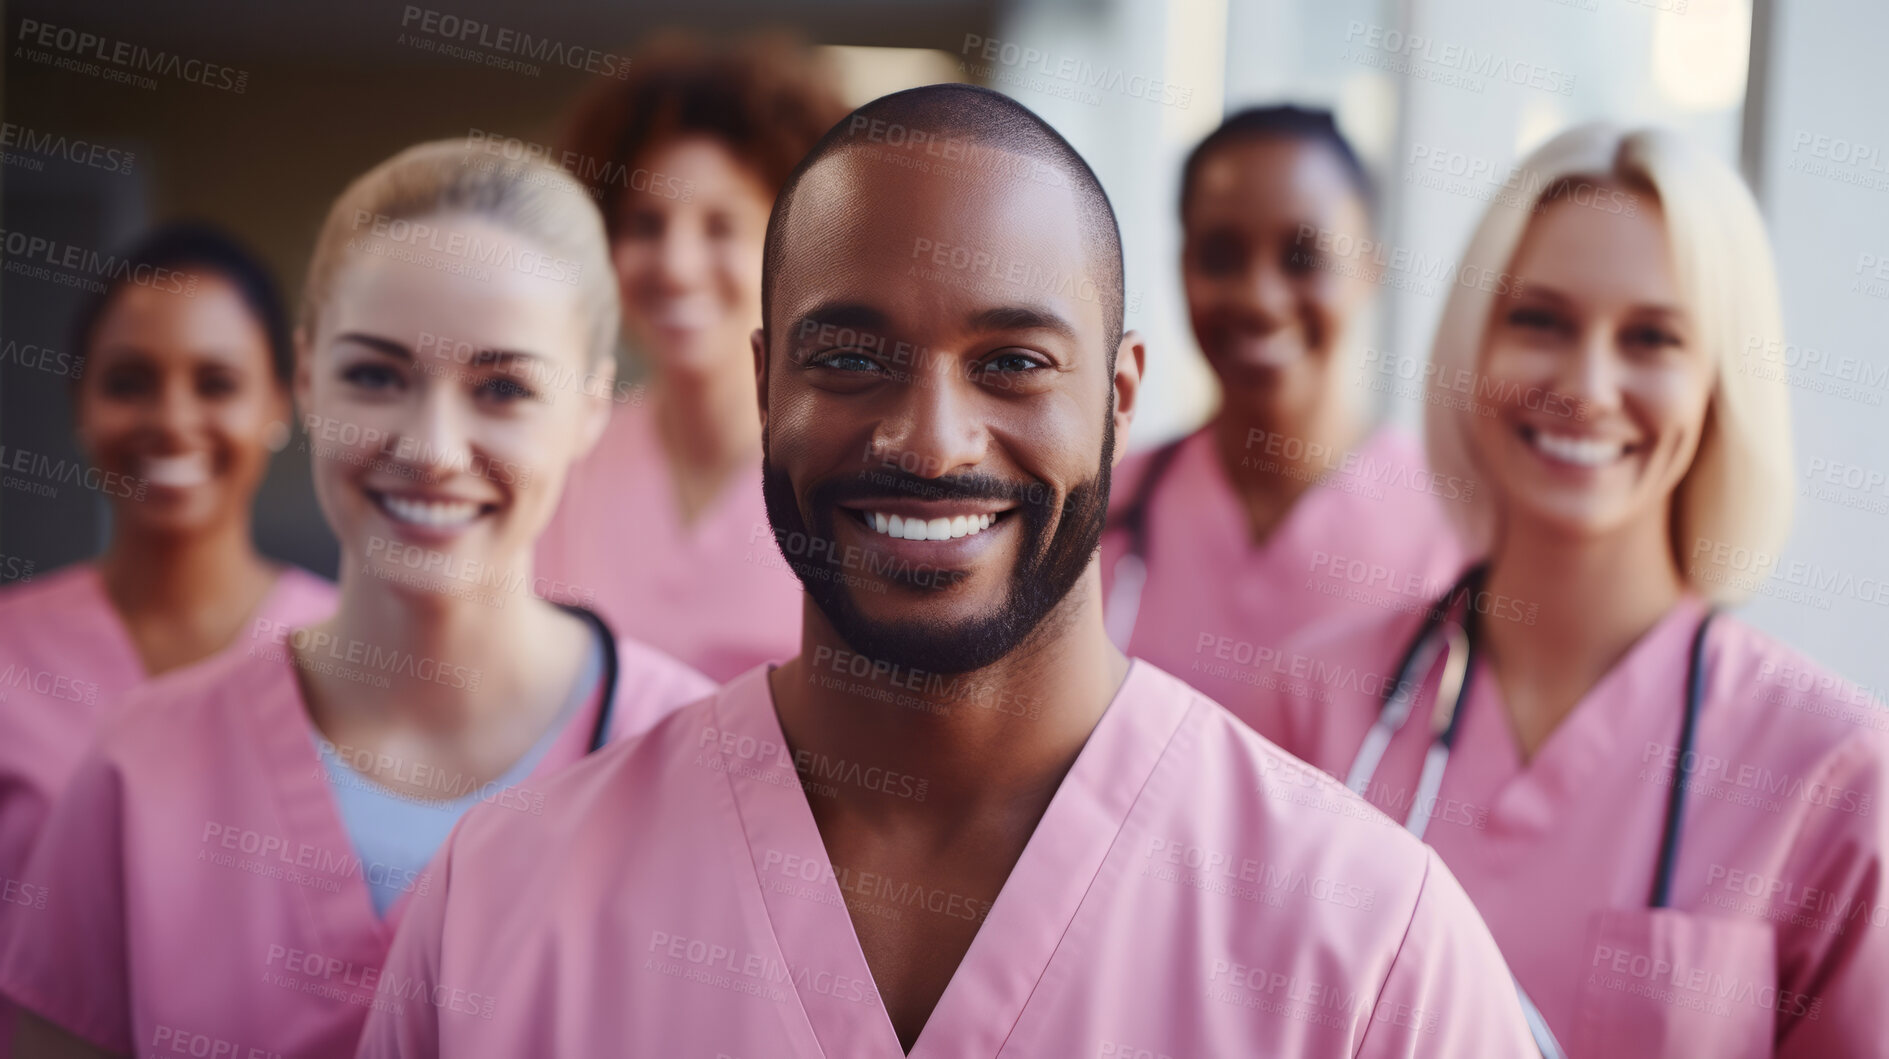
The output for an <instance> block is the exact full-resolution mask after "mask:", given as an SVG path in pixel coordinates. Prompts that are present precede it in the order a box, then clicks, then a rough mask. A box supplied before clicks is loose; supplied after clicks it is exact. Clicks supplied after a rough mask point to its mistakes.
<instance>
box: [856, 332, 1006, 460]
mask: <svg viewBox="0 0 1889 1059" xmlns="http://www.w3.org/2000/svg"><path fill="white" fill-rule="evenodd" d="M914 375H915V377H914V378H912V379H911V380H910V381H908V382H907V383H906V384H905V385H904V386H902V387H900V388H899V389H898V391H897V394H896V396H894V397H892V398H891V400H893V401H895V402H896V406H895V407H894V408H893V409H891V410H890V411H889V412H888V414H887V415H885V416H884V417H883V418H881V419H880V420H879V423H878V425H877V426H876V427H875V428H874V430H873V437H872V446H871V453H872V456H873V458H874V459H875V460H877V461H884V462H888V463H894V464H896V465H898V466H899V467H900V468H901V469H903V470H907V471H910V472H912V473H914V474H916V475H918V476H919V477H921V478H943V477H946V476H948V475H950V474H952V473H953V472H955V471H960V470H967V469H969V468H972V467H976V466H977V465H978V464H980V463H982V462H983V460H984V457H985V454H986V451H987V448H988V445H989V440H990V434H989V431H988V430H987V429H986V427H985V425H984V423H983V422H982V421H981V420H980V419H979V418H978V416H977V408H978V400H977V395H976V394H975V393H973V392H971V391H972V388H973V385H972V383H971V381H970V380H969V379H968V378H966V377H965V375H964V372H963V371H962V370H961V369H959V368H958V366H957V364H956V362H955V361H952V360H949V359H948V358H940V360H939V361H938V362H936V363H934V364H931V365H927V366H923V367H921V368H920V369H919V370H917V371H916V372H915V373H914Z"/></svg>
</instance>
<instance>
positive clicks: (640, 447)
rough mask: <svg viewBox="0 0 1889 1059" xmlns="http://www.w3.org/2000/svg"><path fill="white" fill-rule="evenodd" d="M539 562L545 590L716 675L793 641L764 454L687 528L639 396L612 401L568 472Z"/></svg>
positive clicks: (791, 600)
mask: <svg viewBox="0 0 1889 1059" xmlns="http://www.w3.org/2000/svg"><path fill="white" fill-rule="evenodd" d="M536 569H537V573H538V577H539V579H540V592H539V594H540V595H543V596H545V597H547V598H550V599H556V600H558V601H559V602H564V603H577V604H579V605H581V606H585V607H589V608H590V609H592V610H594V611H597V612H598V613H599V614H602V615H603V617H604V620H606V621H608V622H609V623H610V625H611V627H612V628H614V629H616V630H618V631H619V632H621V633H622V634H623V635H625V636H633V637H635V638H636V639H639V640H642V641H643V642H644V643H647V644H649V645H651V646H652V647H655V648H657V649H658V650H662V651H666V652H668V653H669V654H672V655H674V656H675V657H677V658H679V659H681V660H682V661H684V662H687V663H688V664H689V665H691V666H694V667H695V668H696V669H699V670H701V671H702V672H703V673H706V674H707V675H708V676H710V677H713V678H714V679H715V680H718V681H721V680H728V679H730V678H732V677H734V676H736V675H738V674H740V673H743V672H746V671H747V670H749V669H751V668H753V667H754V666H757V665H759V664H761V663H762V662H770V661H778V660H780V659H784V658H789V657H792V656H793V655H794V653H795V652H797V651H799V650H800V607H801V599H802V593H801V589H800V582H799V580H798V579H796V578H795V577H794V573H793V571H792V570H790V569H788V567H787V564H786V562H785V561H784V560H783V559H782V558H781V554H780V549H779V548H777V547H776V546H775V544H774V535H773V531H772V530H771V529H769V528H768V521H767V507H766V505H765V504H764V503H763V502H762V500H761V461H760V456H759V454H757V455H756V456H755V462H754V466H753V467H752V468H744V469H743V470H742V471H741V473H740V474H739V475H738V476H737V477H736V480H735V481H733V482H731V483H729V484H728V486H727V487H726V488H724V489H723V491H722V494H721V496H719V497H717V498H716V499H715V500H714V501H713V502H712V503H711V504H710V506H709V507H708V508H707V509H706V510H704V511H702V512H701V513H700V514H699V515H698V516H697V518H696V522H695V524H694V525H691V526H687V527H685V526H683V524H682V514H681V512H680V511H678V510H677V507H676V488H675V482H674V481H673V480H672V479H671V478H670V476H669V467H668V464H667V463H665V462H664V460H663V455H662V442H661V441H660V440H658V439H657V437H656V423H655V418H654V416H653V415H651V414H650V413H649V412H648V411H647V410H646V409H644V408H643V407H642V406H641V405H629V406H625V407H622V408H619V409H618V410H617V411H616V414H615V415H614V416H613V417H612V419H611V421H610V429H609V430H608V432H606V433H605V434H604V437H603V440H602V441H601V442H600V443H598V445H597V449H596V451H594V452H592V453H591V455H590V456H589V458H587V459H585V460H584V462H582V463H580V464H578V465H577V466H576V467H575V468H573V469H572V471H571V480H570V481H569V482H568V483H567V484H566V485H565V487H564V500H563V502H562V506H560V507H559V508H558V513H557V516H556V517H555V518H554V519H553V520H552V523H551V525H550V527H549V528H548V529H546V530H545V532H544V535H543V536H541V537H540V538H538V555H537V563H536Z"/></svg>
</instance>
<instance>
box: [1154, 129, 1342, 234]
mask: <svg viewBox="0 0 1889 1059" xmlns="http://www.w3.org/2000/svg"><path fill="white" fill-rule="evenodd" d="M1266 139H1279V140H1297V141H1300V142H1302V143H1310V144H1317V145H1320V146H1323V147H1325V148H1327V149H1329V150H1330V151H1331V153H1332V155H1333V157H1335V158H1336V159H1337V160H1338V164H1339V166H1340V167H1341V168H1342V169H1343V170H1344V172H1345V176H1346V178H1347V179H1349V180H1350V182H1351V188H1352V190H1353V191H1356V192H1357V193H1358V198H1359V200H1360V201H1362V202H1363V203H1364V210H1365V212H1366V213H1369V212H1371V210H1372V208H1373V207H1374V205H1375V204H1376V200H1377V195H1376V192H1375V191H1374V190H1373V188H1372V185H1371V175H1370V173H1369V172H1367V171H1366V170H1365V168H1364V163H1363V162H1362V161H1360V160H1359V159H1358V152H1357V151H1355V150H1353V149H1352V147H1351V141H1350V140H1347V139H1345V135H1344V133H1342V132H1339V131H1338V122H1337V121H1336V120H1335V119H1334V118H1333V117H1332V113H1331V111H1329V110H1324V109H1321V108H1313V107H1295V106H1291V105H1281V106H1271V107H1248V108H1246V109H1245V110H1242V111H1240V112H1238V113H1236V114H1232V115H1230V116H1228V117H1227V119H1226V120H1225V121H1222V122H1221V123H1220V126H1219V128H1216V129H1214V130H1213V131H1212V132H1210V133H1208V134H1207V137H1206V139H1203V140H1201V141H1200V142H1199V143H1197V144H1195V145H1194V149H1193V150H1192V151H1190V152H1188V155H1187V161H1186V163H1185V164H1183V165H1182V166H1181V201H1180V209H1181V217H1182V219H1185V218H1186V217H1187V204H1188V203H1189V202H1191V201H1193V197H1194V182H1195V180H1196V179H1198V178H1199V176H1200V168H1201V166H1203V165H1205V164H1206V161H1207V159H1208V158H1209V157H1210V156H1211V155H1212V154H1213V153H1214V152H1215V151H1218V150H1221V149H1222V148H1225V147H1230V146H1232V145H1233V144H1235V143H1244V142H1248V141H1251V140H1266Z"/></svg>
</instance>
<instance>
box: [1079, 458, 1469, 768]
mask: <svg viewBox="0 0 1889 1059" xmlns="http://www.w3.org/2000/svg"><path fill="white" fill-rule="evenodd" d="M1299 444H1300V443H1299V442H1298V441H1297V439H1293V438H1287V437H1284V436H1275V435H1268V436H1265V437H1261V438H1255V439H1253V441H1252V444H1251V445H1249V453H1250V454H1249V455H1248V456H1246V457H1243V458H1244V459H1251V460H1255V461H1262V462H1263V461H1269V460H1271V461H1277V460H1280V459H1281V458H1282V457H1285V456H1293V457H1296V456H1298V455H1299V451H1298V448H1297V446H1298V445H1299ZM1152 455H1153V454H1152V453H1141V454H1138V455H1137V456H1136V457H1135V458H1134V459H1132V460H1130V461H1128V462H1127V463H1125V464H1124V465H1123V467H1122V469H1121V470H1120V472H1118V474H1117V475H1116V479H1115V484H1114V486H1113V488H1112V489H1111V490H1110V495H1111V503H1110V509H1111V515H1112V516H1113V518H1112V521H1114V522H1117V523H1119V518H1120V515H1121V513H1122V511H1123V509H1124V508H1126V507H1127V506H1129V505H1131V504H1132V503H1133V502H1134V499H1135V494H1136V493H1137V492H1138V491H1139V489H1140V485H1141V481H1142V478H1143V476H1144V475H1145V474H1146V473H1147V470H1148V467H1149V460H1150V457H1151V456H1152ZM1325 462H1326V464H1327V465H1328V467H1329V472H1328V474H1327V475H1326V477H1325V478H1324V479H1323V480H1322V481H1320V482H1319V484H1317V485H1315V486H1313V487H1312V488H1310V489H1308V490H1306V491H1305V492H1304V493H1303V494H1301V495H1300V497H1299V499H1298V502H1297V503H1295V504H1294V505H1293V506H1292V510H1291V511H1290V512H1289V513H1288V514H1287V515H1286V517H1285V518H1284V519H1283V520H1282V521H1281V522H1280V523H1279V524H1278V526H1276V527H1275V528H1274V529H1273V531H1272V534H1271V535H1270V536H1269V537H1268V538H1267V539H1266V541H1265V542H1264V543H1263V544H1259V545H1255V544H1254V543H1253V538H1252V531H1251V530H1250V529H1249V528H1248V520H1247V515H1246V510H1245V508H1244V507H1243V506H1242V505H1241V503H1240V499H1239V497H1238V496H1237V495H1236V494H1235V493H1234V491H1233V487H1232V485H1231V484H1230V483H1229V482H1228V481H1227V475H1226V470H1225V468H1223V467H1222V466H1221V462H1220V457H1219V454H1218V452H1217V451H1216V449H1215V446H1214V441H1213V436H1212V434H1211V433H1210V432H1209V430H1207V429H1203V430H1201V431H1199V432H1197V433H1195V434H1193V435H1191V436H1190V437H1188V438H1187V439H1185V440H1184V441H1182V442H1181V443H1180V449H1179V451H1178V452H1177V453H1176V454H1175V456H1174V458H1173V461H1172V462H1171V463H1169V464H1168V466H1167V468H1166V470H1165V472H1164V473H1162V475H1161V476H1160V479H1159V480H1158V483H1157V484H1156V486H1155V487H1154V492H1153V494H1152V495H1151V496H1150V497H1149V499H1148V502H1147V506H1146V508H1145V513H1146V514H1145V517H1146V519H1147V522H1146V527H1147V528H1146V537H1145V540H1146V549H1147V555H1146V556H1145V557H1144V560H1143V561H1144V562H1145V563H1146V564H1147V582H1146V585H1145V586H1144V587H1143V588H1142V590H1141V594H1140V606H1139V608H1138V609H1137V611H1136V613H1135V622H1134V634H1133V636H1132V638H1130V639H1129V640H1128V642H1127V644H1126V645H1125V646H1123V650H1124V651H1126V652H1127V653H1128V654H1130V655H1133V656H1135V657H1137V658H1145V659H1147V660H1148V661H1150V662H1153V663H1154V664H1155V665H1157V666H1160V667H1161V668H1163V669H1166V670H1168V671H1169V672H1171V673H1173V674H1175V675H1176V676H1179V677H1180V678H1181V679H1182V680H1185V681H1187V682H1188V683H1189V684H1192V685H1193V686H1194V687H1196V688H1199V689H1200V690H1201V691H1203V692H1206V693H1207V695H1208V697H1209V698H1212V699H1213V700H1214V701H1216V702H1219V703H1221V704H1223V705H1225V706H1227V707H1229V708H1233V707H1236V706H1238V704H1240V703H1242V702H1245V701H1248V700H1254V699H1256V698H1258V699H1260V700H1264V698H1265V696H1264V695H1263V694H1262V693H1263V692H1264V691H1265V690H1266V689H1267V688H1268V685H1270V684H1271V683H1273V681H1274V680H1275V674H1273V673H1272V672H1271V671H1270V670H1269V669H1268V668H1267V666H1266V664H1265V659H1266V658H1267V657H1269V656H1270V653H1271V652H1272V650H1273V649H1275V648H1277V647H1278V646H1279V644H1280V643H1281V642H1283V641H1284V640H1285V639H1286V638H1287V637H1289V636H1291V635H1293V634H1294V633H1296V632H1297V631H1298V630H1300V629H1302V628H1304V627H1305V626H1307V625H1309V624H1311V623H1313V622H1315V621H1319V620H1322V619H1325V618H1329V617H1332V616H1334V615H1339V614H1345V613H1377V612H1382V611H1387V610H1389V611H1396V610H1402V609H1407V608H1414V607H1421V606H1422V605H1423V604H1424V603H1425V602H1427V601H1428V600H1430V599H1434V598H1435V597H1437V596H1439V595H1441V594H1442V593H1443V592H1444V590H1445V589H1447V588H1448V587H1449V585H1450V583H1451V582H1452V581H1453V580H1455V577H1456V574H1457V572H1458V571H1459V570H1460V569H1461V567H1462V565H1463V554H1462V549H1461V545H1460V544H1459V543H1458V542H1457V539H1456V537H1455V535H1454V534H1453V533H1452V532H1451V531H1450V528H1449V526H1448V525H1447V523H1446V522H1445V518H1444V511H1443V506H1442V505H1444V504H1446V503H1455V502H1461V501H1462V500H1464V499H1466V498H1467V494H1468V492H1469V491H1471V490H1473V488H1474V483H1473V482H1464V481H1459V480H1456V479H1452V478H1449V477H1446V476H1441V475H1433V474H1431V473H1430V472H1429V471H1428V470H1427V469H1426V468H1425V466H1424V460H1423V454H1422V452H1421V450H1420V449H1418V447H1417V446H1416V444H1415V443H1413V442H1412V441H1411V440H1410V439H1409V438H1407V437H1405V436H1404V435H1403V434H1401V433H1399V432H1397V431H1395V430H1393V429H1390V428H1385V429H1382V430H1379V431H1378V432H1377V433H1376V434H1375V435H1373V436H1372V437H1371V438H1370V439H1369V440H1367V441H1366V442H1365V444H1363V445H1362V446H1360V447H1359V448H1358V449H1357V450H1356V451H1354V452H1353V453H1351V454H1350V455H1349V456H1345V457H1333V458H1331V459H1330V460H1328V461H1325ZM1128 541H1129V535H1128V534H1127V533H1126V532H1124V531H1123V530H1122V528H1121V527H1120V525H1119V524H1117V525H1116V526H1115V527H1114V528H1113V529H1111V530H1110V532H1108V533H1107V534H1105V535H1104V536H1103V538H1102V580H1103V586H1104V590H1105V592H1106V596H1105V598H1106V599H1107V600H1108V607H1109V614H1108V620H1109V629H1110V633H1111V635H1113V636H1115V637H1116V641H1117V644H1118V645H1121V640H1120V636H1119V631H1118V629H1119V625H1120V623H1122V622H1123V621H1124V620H1125V618H1124V612H1125V611H1126V610H1127V607H1126V605H1125V603H1126V600H1125V598H1124V597H1123V596H1122V595H1121V594H1120V593H1118V592H1117V590H1116V575H1117V573H1118V569H1119V568H1118V565H1117V564H1118V563H1119V562H1120V560H1121V559H1122V556H1123V555H1124V554H1125V553H1126V552H1127V551H1128V547H1129V545H1128ZM1256 658H1257V659H1259V661H1258V662H1257V663H1256V662H1255V659H1256ZM1256 689H1257V690H1256ZM1241 716H1242V717H1243V718H1244V719H1246V720H1247V721H1248V723H1252V724H1255V725H1256V726H1257V727H1258V730H1259V732H1260V734H1262V735H1266V736H1275V733H1274V731H1273V730H1272V728H1271V727H1270V719H1269V718H1265V717H1261V716H1258V715H1257V713H1256V712H1255V711H1253V710H1246V711H1241ZM1275 737H1276V736H1275Z"/></svg>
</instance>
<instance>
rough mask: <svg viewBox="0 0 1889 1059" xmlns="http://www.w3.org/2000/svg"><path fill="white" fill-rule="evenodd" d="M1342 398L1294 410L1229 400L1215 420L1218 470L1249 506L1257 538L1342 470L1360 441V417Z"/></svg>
mask: <svg viewBox="0 0 1889 1059" xmlns="http://www.w3.org/2000/svg"><path fill="white" fill-rule="evenodd" d="M1341 396H1342V395H1331V396H1329V397H1327V398H1326V399H1324V400H1320V401H1316V402H1313V403H1311V404H1310V405H1309V406H1307V407H1304V408H1302V409H1295V410H1291V411H1281V410H1278V409H1276V408H1270V407H1264V408H1254V407H1250V406H1247V405H1245V404H1243V403H1238V404H1236V403H1235V402H1232V401H1228V402H1227V403H1225V404H1223V405H1222V406H1221V408H1220V411H1219V413H1218V414H1216V415H1215V416H1214V419H1213V422H1212V424H1211V428H1212V430H1213V437H1214V445H1215V448H1216V449H1217V450H1218V452H1219V454H1220V465H1221V467H1222V468H1224V469H1225V471H1226V475H1227V480H1228V481H1229V482H1231V483H1232V485H1233V488H1234V491H1235V492H1237V493H1238V494H1239V495H1240V499H1241V500H1242V501H1243V502H1244V504H1245V507H1246V509H1247V514H1248V516H1249V517H1250V520H1251V523H1252V526H1251V528H1252V529H1253V532H1254V537H1255V538H1256V539H1259V538H1263V537H1265V536H1266V534H1267V532H1268V531H1269V530H1270V529H1271V528H1272V526H1273V525H1274V524H1276V523H1277V521H1278V519H1279V517H1280V516H1282V515H1283V514H1284V513H1285V511H1286V510H1287V509H1288V508H1290V506H1291V504H1292V502H1293V501H1294V500H1296V499H1297V498H1298V497H1299V495H1300V494H1301V493H1303V492H1305V491H1306V490H1307V489H1309V488H1311V487H1312V485H1314V484H1315V483H1316V482H1317V481H1318V480H1319V479H1320V478H1322V477H1324V476H1325V475H1326V474H1327V473H1329V472H1331V471H1333V470H1335V469H1337V468H1338V467H1341V466H1343V463H1344V458H1345V455H1346V454H1347V453H1349V452H1350V451H1351V450H1352V449H1353V448H1355V447H1356V446H1357V444H1358V443H1359V441H1361V440H1362V438H1363V435H1364V422H1363V420H1362V417H1360V416H1359V415H1358V413H1357V412H1356V410H1355V409H1354V408H1353V407H1352V402H1350V401H1346V400H1340V399H1339V397H1341Z"/></svg>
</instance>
